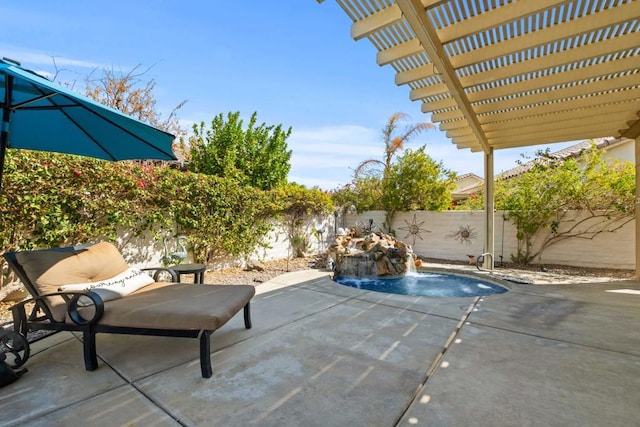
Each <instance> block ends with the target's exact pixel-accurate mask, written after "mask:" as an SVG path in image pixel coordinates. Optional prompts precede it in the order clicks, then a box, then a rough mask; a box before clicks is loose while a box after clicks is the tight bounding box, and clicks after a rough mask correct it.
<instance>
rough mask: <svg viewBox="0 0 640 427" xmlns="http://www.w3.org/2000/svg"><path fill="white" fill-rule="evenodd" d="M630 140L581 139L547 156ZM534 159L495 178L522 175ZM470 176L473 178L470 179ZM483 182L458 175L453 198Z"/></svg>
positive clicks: (563, 155) (463, 196)
mask: <svg viewBox="0 0 640 427" xmlns="http://www.w3.org/2000/svg"><path fill="white" fill-rule="evenodd" d="M632 141H633V140H630V139H628V138H598V139H593V140H587V141H582V142H580V143H578V144H575V145H572V146H570V147H566V148H563V149H562V150H558V151H555V152H553V153H551V154H549V156H551V157H553V158H555V159H568V158H571V157H577V156H579V155H580V154H582V152H583V151H584V150H586V149H587V148H589V147H591V144H595V145H596V147H598V148H599V149H609V148H613V147H615V146H618V145H621V144H624V143H628V142H632ZM536 161H537V160H531V161H530V162H527V163H525V164H522V165H520V166H516V167H515V168H511V169H508V170H506V171H504V172H501V173H499V174H497V175H496V177H495V179H496V180H498V179H509V178H513V177H515V176H518V175H522V174H523V173H525V172H526V171H528V170H529V169H531V168H532V167H533V165H534V164H535V163H536ZM470 178H475V179H473V180H470ZM483 184H484V180H483V179H482V178H481V177H479V176H478V175H476V174H473V173H466V174H463V175H460V176H459V177H458V179H456V189H455V190H454V191H453V192H452V196H453V200H462V199H466V198H467V197H469V195H471V194H473V193H477V192H479V191H480V190H482V185H483Z"/></svg>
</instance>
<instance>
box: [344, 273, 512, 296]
mask: <svg viewBox="0 0 640 427" xmlns="http://www.w3.org/2000/svg"><path fill="white" fill-rule="evenodd" d="M333 280H334V281H335V282H337V283H339V284H341V285H345V286H350V287H352V288H357V289H365V290H368V291H376V292H386V293H392V294H400V295H416V296H427V297H475V296H486V295H494V294H500V293H503V292H506V291H508V289H507V288H506V287H504V286H500V285H498V284H495V283H492V282H489V281H486V280H482V279H479V278H475V277H470V276H460V275H456V274H450V273H443V272H420V273H411V274H408V275H406V276H402V277H391V278H386V277H384V278H383V277H348V276H337V277H334V279H333Z"/></svg>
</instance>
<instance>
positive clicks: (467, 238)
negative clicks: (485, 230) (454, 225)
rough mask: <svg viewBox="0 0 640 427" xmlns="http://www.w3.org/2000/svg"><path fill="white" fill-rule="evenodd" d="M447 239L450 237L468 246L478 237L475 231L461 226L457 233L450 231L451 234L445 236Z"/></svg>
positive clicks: (467, 226) (470, 227)
mask: <svg viewBox="0 0 640 427" xmlns="http://www.w3.org/2000/svg"><path fill="white" fill-rule="evenodd" d="M447 237H451V238H453V239H455V240H457V241H459V242H460V243H466V244H467V245H470V244H471V242H472V241H473V239H476V238H477V237H478V233H477V232H476V229H475V228H473V227H472V226H470V225H461V226H459V227H458V230H457V231H452V232H451V234H447Z"/></svg>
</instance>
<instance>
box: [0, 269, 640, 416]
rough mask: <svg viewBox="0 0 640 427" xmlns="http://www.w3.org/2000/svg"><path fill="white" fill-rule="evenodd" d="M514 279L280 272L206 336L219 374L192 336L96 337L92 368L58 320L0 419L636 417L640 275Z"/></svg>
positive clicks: (8, 391)
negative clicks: (473, 289)
mask: <svg viewBox="0 0 640 427" xmlns="http://www.w3.org/2000/svg"><path fill="white" fill-rule="evenodd" d="M510 288H511V291H510V292H507V293H505V294H501V295H494V296H490V297H485V298H483V299H479V298H426V297H414V296H401V295H391V294H382V293H376V292H367V291H361V290H357V289H352V288H349V287H345V286H341V285H338V284H335V283H333V282H332V281H331V280H329V278H328V277H327V274H326V273H321V272H317V271H308V272H298V273H290V274H287V275H284V276H280V277H279V278H277V279H275V280H273V281H271V282H268V283H265V284H262V285H260V286H258V291H259V295H257V296H256V297H255V298H254V301H253V303H252V314H253V315H252V317H253V325H254V327H253V329H251V330H246V329H244V327H243V323H242V316H241V315H239V316H236V317H235V318H234V319H232V320H231V321H230V322H229V323H228V324H227V325H226V326H225V327H223V328H222V329H221V330H219V331H217V332H216V333H215V334H214V335H213V336H212V349H213V351H214V353H213V356H212V363H213V371H214V373H213V377H212V378H210V379H203V378H202V377H201V375H200V366H199V361H198V341H197V340H193V339H184V338H162V337H140V336H117V335H105V334H103V335H98V354H99V359H100V360H99V361H100V368H99V369H98V370H96V371H94V372H86V371H85V370H84V365H83V361H82V346H81V343H80V342H79V340H78V339H77V338H76V337H74V336H73V335H71V334H70V333H60V334H57V335H54V336H52V337H48V338H46V339H44V340H42V341H39V342H37V343H34V344H33V345H32V355H31V358H30V359H29V361H28V362H27V365H26V366H27V367H28V369H29V372H28V373H27V374H26V375H25V376H24V377H23V378H22V379H20V381H18V382H16V383H14V384H12V385H10V386H8V387H5V388H2V389H0V424H1V425H10V426H13V425H16V426H17V425H27V424H28V425H31V426H52V425H89V424H90V425H104V426H115V425H140V426H150V425H171V426H176V425H207V426H210V425H215V426H246V425H259V426H298V425H306V426H347V425H349V426H394V425H425V426H461V425H465V426H474V425H475V426H535V425H540V426H569V425H576V426H577V425H580V426H601V425H609V426H617V425H621V426H630V425H638V422H639V420H640V281H635V280H634V281H629V280H627V281H615V282H607V283H596V284H594V283H591V284H580V285H576V284H556V285H518V284H512V285H510ZM612 290H614V291H617V292H610V291H612ZM619 290H624V291H619Z"/></svg>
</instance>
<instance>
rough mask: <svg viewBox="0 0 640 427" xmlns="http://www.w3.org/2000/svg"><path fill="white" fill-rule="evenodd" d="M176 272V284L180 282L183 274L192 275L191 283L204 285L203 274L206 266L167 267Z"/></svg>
mask: <svg viewBox="0 0 640 427" xmlns="http://www.w3.org/2000/svg"><path fill="white" fill-rule="evenodd" d="M167 268H169V269H171V270H173V271H175V272H176V274H177V275H178V283H180V282H181V278H180V276H182V275H183V274H193V283H199V284H203V283H204V272H205V270H206V266H205V265H204V264H178V265H172V266H169V267H167Z"/></svg>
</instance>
